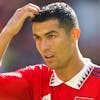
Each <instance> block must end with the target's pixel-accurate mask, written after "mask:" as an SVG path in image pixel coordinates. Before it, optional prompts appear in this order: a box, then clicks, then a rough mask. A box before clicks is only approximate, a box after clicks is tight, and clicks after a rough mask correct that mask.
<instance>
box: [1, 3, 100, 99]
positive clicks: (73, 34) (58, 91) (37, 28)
mask: <svg viewBox="0 0 100 100" xmlns="http://www.w3.org/2000/svg"><path fill="white" fill-rule="evenodd" d="M27 17H31V18H32V22H33V23H32V30H33V33H34V34H33V37H34V39H35V42H36V47H37V49H38V51H39V52H40V54H41V56H42V57H43V59H44V61H45V63H46V64H47V66H46V65H34V66H28V67H26V68H24V69H20V70H18V71H16V72H10V73H2V74H1V75H0V100H41V99H42V100H100V68H99V66H97V65H94V64H93V63H92V62H91V61H90V60H89V59H87V58H84V57H83V56H82V55H81V53H80V51H79V48H78V39H79V36H80V29H79V25H78V19H77V17H76V14H75V12H74V11H73V9H72V8H71V7H70V6H69V5H67V4H65V3H62V2H56V3H52V4H49V5H47V6H45V7H43V8H42V9H40V8H39V7H38V6H36V5H33V4H27V5H26V6H24V7H22V8H20V9H18V10H17V11H16V12H15V14H14V15H13V17H12V18H11V19H10V21H9V22H8V24H7V25H6V26H5V28H4V29H3V30H2V32H1V36H0V58H1V59H2V57H3V55H4V51H5V50H6V48H7V46H8V44H9V43H10V41H11V40H12V38H13V37H14V36H15V35H16V34H17V33H18V31H19V30H20V29H21V27H22V25H23V23H24V21H25V19H26V18H27ZM48 66H49V67H48Z"/></svg>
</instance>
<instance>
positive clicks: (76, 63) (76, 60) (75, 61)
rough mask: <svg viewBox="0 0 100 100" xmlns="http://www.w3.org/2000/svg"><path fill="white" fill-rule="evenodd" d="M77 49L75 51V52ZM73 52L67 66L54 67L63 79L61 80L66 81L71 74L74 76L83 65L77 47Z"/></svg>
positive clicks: (83, 62)
mask: <svg viewBox="0 0 100 100" xmlns="http://www.w3.org/2000/svg"><path fill="white" fill-rule="evenodd" d="M76 51H77V52H76ZM76 51H75V52H74V54H73V57H72V59H71V60H70V61H69V63H68V64H67V66H65V67H63V68H62V69H56V70H55V72H56V74H57V76H58V77H59V78H60V79H61V80H63V81H68V80H70V79H71V78H72V77H73V76H75V75H76V74H77V73H78V72H79V71H80V70H81V69H82V68H83V67H84V65H85V61H84V59H83V57H82V55H81V53H80V51H79V49H77V50H76Z"/></svg>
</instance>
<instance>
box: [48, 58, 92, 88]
mask: <svg viewBox="0 0 100 100" xmlns="http://www.w3.org/2000/svg"><path fill="white" fill-rule="evenodd" d="M93 68H94V67H93V63H92V62H91V61H90V59H88V60H87V62H86V64H85V66H84V67H83V68H82V70H81V71H80V72H79V73H77V74H76V75H75V76H74V77H73V78H72V79H70V80H69V81H67V82H64V81H62V80H61V79H59V78H58V77H57V75H56V73H55V71H54V70H53V73H52V75H51V79H50V83H49V85H50V86H58V85H61V84H62V83H64V84H65V85H67V86H70V87H72V88H75V89H80V88H81V87H82V86H83V84H84V83H85V81H86V80H87V79H88V77H89V76H90V74H91V72H92V71H93Z"/></svg>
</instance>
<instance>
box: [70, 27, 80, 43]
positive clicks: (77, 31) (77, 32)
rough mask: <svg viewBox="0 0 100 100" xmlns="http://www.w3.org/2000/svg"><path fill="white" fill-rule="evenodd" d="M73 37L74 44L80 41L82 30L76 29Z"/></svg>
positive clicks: (73, 30)
mask: <svg viewBox="0 0 100 100" xmlns="http://www.w3.org/2000/svg"><path fill="white" fill-rule="evenodd" d="M71 35H72V39H73V41H74V42H76V41H78V40H79V37H80V28H77V27H74V28H73V29H72V34H71Z"/></svg>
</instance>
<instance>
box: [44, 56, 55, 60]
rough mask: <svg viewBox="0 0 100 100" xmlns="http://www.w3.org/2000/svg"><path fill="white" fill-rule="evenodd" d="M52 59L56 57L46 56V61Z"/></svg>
mask: <svg viewBox="0 0 100 100" xmlns="http://www.w3.org/2000/svg"><path fill="white" fill-rule="evenodd" d="M52 58H54V55H45V56H44V59H45V60H50V59H52Z"/></svg>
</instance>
